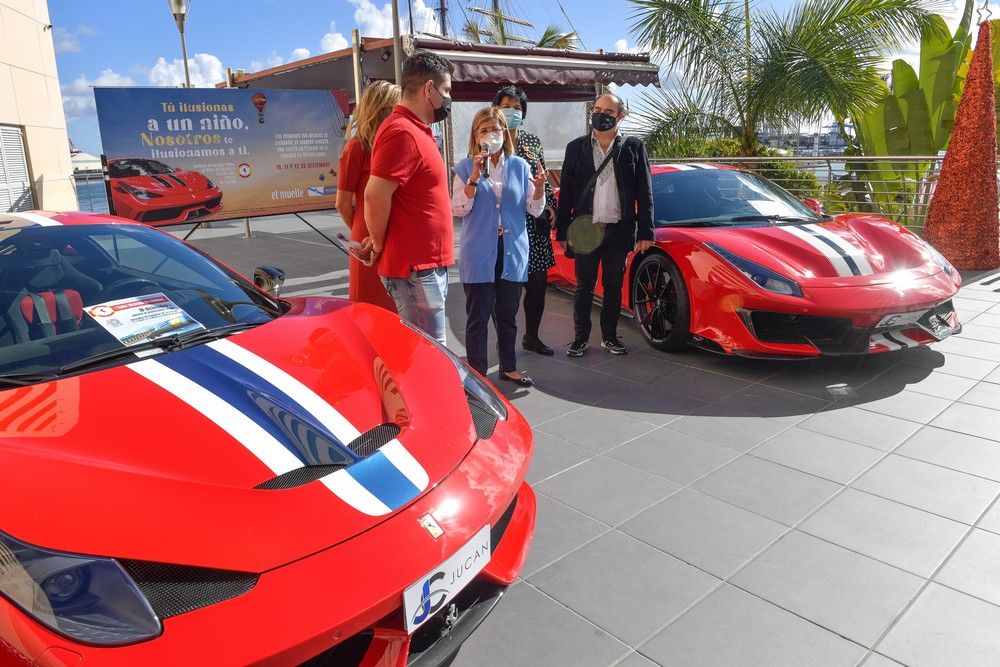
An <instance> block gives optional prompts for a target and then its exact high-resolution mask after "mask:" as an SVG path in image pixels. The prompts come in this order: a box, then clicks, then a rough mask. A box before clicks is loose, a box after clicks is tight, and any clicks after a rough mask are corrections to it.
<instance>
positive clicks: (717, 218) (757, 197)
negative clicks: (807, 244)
mask: <svg viewBox="0 0 1000 667" xmlns="http://www.w3.org/2000/svg"><path fill="white" fill-rule="evenodd" d="M653 213H654V215H655V216H656V226H658V227H673V226H679V227H682V226H686V225H688V226H691V225H697V226H716V225H717V226H731V225H739V226H759V225H767V224H772V222H773V221H780V220H782V219H785V220H790V219H794V220H795V221H798V222H814V221H819V220H822V219H823V217H822V216H820V215H819V214H817V213H816V212H814V211H813V210H812V209H810V208H809V207H808V206H806V205H805V204H803V203H802V202H800V201H799V200H797V199H796V198H795V197H794V196H792V195H791V194H790V193H788V192H787V191H785V190H783V189H782V188H780V187H778V186H777V185H775V184H774V183H772V182H771V181H768V180H767V179H765V178H761V177H760V176H757V175H755V174H751V173H748V172H744V171H736V170H733V169H700V168H695V169H691V170H688V171H672V172H664V173H659V174H654V175H653Z"/></svg>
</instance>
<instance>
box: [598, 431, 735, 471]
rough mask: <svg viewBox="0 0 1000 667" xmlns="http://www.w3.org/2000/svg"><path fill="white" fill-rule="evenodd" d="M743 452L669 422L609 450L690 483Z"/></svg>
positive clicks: (631, 462)
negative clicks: (722, 445)
mask: <svg viewBox="0 0 1000 667" xmlns="http://www.w3.org/2000/svg"><path fill="white" fill-rule="evenodd" d="M739 455H740V454H739V452H737V451H735V450H732V449H729V448H728V447H720V446H719V445H714V444H712V443H710V442H706V441H704V440H702V439H700V438H696V437H694V436H692V435H688V434H686V433H680V432H678V431H674V430H673V429H671V428H670V427H669V426H665V427H663V428H660V429H657V430H655V431H652V432H650V433H647V434H646V435H643V436H641V437H639V438H636V439H635V440H632V441H631V442H628V443H626V444H624V445H621V446H620V447H617V448H616V449H613V450H611V451H610V452H608V456H610V457H611V458H613V459H616V460H618V461H622V462H623V463H627V464H629V465H631V466H634V467H636V468H641V469H643V470H645V471H647V472H651V473H653V474H655V475H659V476H660V477H666V478H667V479H669V480H671V481H673V482H677V483H678V484H681V485H687V484H690V483H691V482H693V481H694V480H696V479H698V478H699V477H702V476H703V475H706V474H708V473H710V472H712V471H713V470H715V469H716V468H718V467H720V466H722V465H725V464H726V463H728V462H729V461H732V460H733V459H735V458H736V457H737V456H739Z"/></svg>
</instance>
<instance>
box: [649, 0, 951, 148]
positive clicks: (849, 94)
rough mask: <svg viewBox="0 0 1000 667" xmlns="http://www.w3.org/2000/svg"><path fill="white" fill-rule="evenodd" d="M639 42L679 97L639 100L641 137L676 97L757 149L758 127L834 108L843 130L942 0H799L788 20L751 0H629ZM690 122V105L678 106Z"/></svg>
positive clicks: (673, 110)
mask: <svg viewBox="0 0 1000 667" xmlns="http://www.w3.org/2000/svg"><path fill="white" fill-rule="evenodd" d="M629 1H630V2H631V3H632V5H634V9H633V11H632V13H631V17H630V18H631V20H632V24H631V26H630V31H631V33H632V34H633V36H634V38H635V39H636V42H637V43H638V44H639V45H640V46H642V47H644V48H648V49H650V51H651V52H653V53H654V54H655V55H657V56H660V57H662V58H663V59H664V64H665V66H666V67H667V68H668V70H672V71H673V72H674V73H675V74H676V76H677V78H678V79H679V82H680V87H681V88H683V89H685V90H687V91H695V92H693V93H691V92H689V94H687V95H683V96H678V95H677V94H672V93H669V92H663V91H657V92H656V93H653V94H648V93H646V94H644V95H642V96H641V99H640V106H641V107H642V108H643V109H644V111H645V113H646V116H647V118H646V120H645V123H644V128H643V129H645V130H646V131H647V132H654V131H657V130H658V128H661V127H662V126H664V125H666V124H668V123H671V122H673V121H674V120H675V118H676V114H677V112H678V108H677V106H676V103H677V102H678V100H680V101H681V102H683V103H684V104H685V105H688V106H689V104H690V102H691V101H692V100H697V101H698V103H699V105H698V109H697V111H698V112H700V113H701V114H702V115H703V116H704V117H705V118H715V119H726V120H727V121H728V122H729V123H730V124H731V125H733V126H735V127H736V128H738V137H739V139H740V144H741V152H742V153H743V154H744V155H753V154H755V152H757V150H758V142H757V129H758V127H760V125H761V124H762V123H769V124H771V125H774V126H787V125H788V124H789V123H794V122H799V121H805V122H808V121H815V120H818V119H819V117H820V116H821V115H822V114H824V113H826V112H827V111H830V112H832V113H833V115H834V117H835V118H836V119H837V121H838V122H839V123H840V124H841V126H843V125H844V121H845V120H846V119H847V118H849V117H850V116H852V115H854V114H858V113H862V112H864V111H867V110H869V109H871V108H872V107H874V106H875V105H876V103H877V102H878V99H879V97H880V95H881V93H880V91H881V90H882V86H880V85H879V83H880V79H879V72H878V66H879V65H880V63H882V62H883V61H884V59H885V58H886V56H887V55H888V54H889V53H891V52H892V51H895V50H896V49H898V48H899V47H900V46H901V45H902V44H905V43H906V42H908V41H910V40H911V39H912V38H913V36H914V35H919V34H920V28H921V26H922V25H923V24H924V23H925V22H926V21H927V18H928V16H929V15H930V13H931V12H932V11H934V10H935V9H937V8H939V7H940V6H942V4H943V0H803V1H802V2H799V3H798V4H796V5H794V6H793V7H792V8H791V9H790V10H789V11H788V12H787V13H785V14H784V15H778V14H777V13H776V12H774V11H773V10H770V9H766V10H758V11H751V5H750V2H749V0H629ZM680 110H681V111H683V112H685V113H687V114H688V115H690V113H691V109H690V108H686V109H685V108H683V107H682V108H681V109H680Z"/></svg>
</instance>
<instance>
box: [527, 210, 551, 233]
mask: <svg viewBox="0 0 1000 667" xmlns="http://www.w3.org/2000/svg"><path fill="white" fill-rule="evenodd" d="M532 224H533V225H534V226H535V234H537V235H538V236H548V235H549V232H550V231H552V211H551V210H549V209H547V208H545V209H542V212H541V213H540V214H538V215H536V216H535V217H534V219H533V220H532Z"/></svg>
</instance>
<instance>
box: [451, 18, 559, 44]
mask: <svg viewBox="0 0 1000 667" xmlns="http://www.w3.org/2000/svg"><path fill="white" fill-rule="evenodd" d="M486 21H487V24H486V26H481V25H480V24H479V23H478V22H477V21H475V20H473V19H469V20H467V21H466V23H465V25H464V26H462V34H463V35H465V37H466V38H467V39H468V40H469V41H470V42H473V43H475V44H503V45H522V46H534V47H540V48H549V49H563V50H566V51H572V50H574V49H575V48H576V44H577V41H578V38H577V34H576V32H563V30H562V28H560V27H559V26H557V25H550V26H549V27H547V28H546V29H545V31H544V32H542V35H541V37H539V38H538V40H537V41H532V40H530V39H524V38H522V37H517V36H515V35H511V34H510V31H509V30H508V29H507V21H506V20H504V17H503V14H502V13H500V12H490V14H489V15H488V16H487V17H486Z"/></svg>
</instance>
